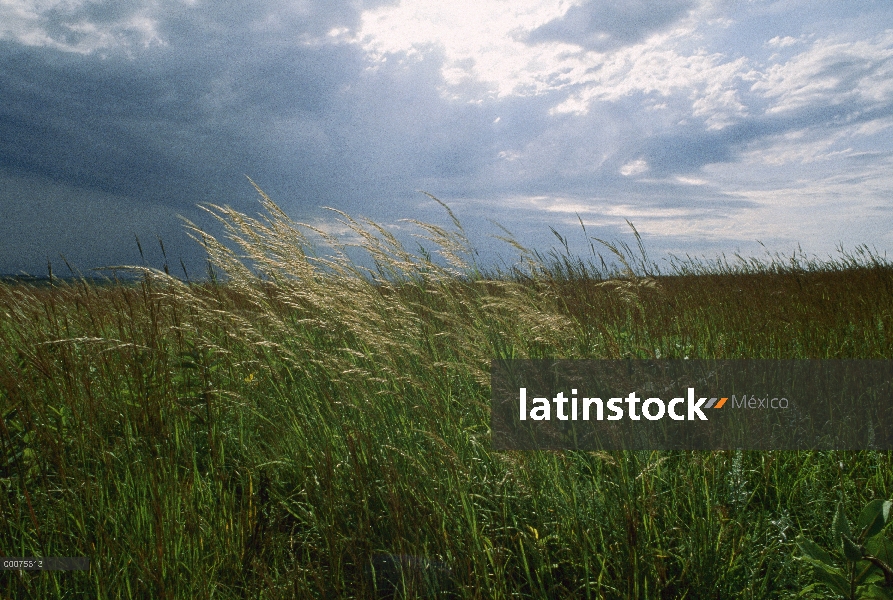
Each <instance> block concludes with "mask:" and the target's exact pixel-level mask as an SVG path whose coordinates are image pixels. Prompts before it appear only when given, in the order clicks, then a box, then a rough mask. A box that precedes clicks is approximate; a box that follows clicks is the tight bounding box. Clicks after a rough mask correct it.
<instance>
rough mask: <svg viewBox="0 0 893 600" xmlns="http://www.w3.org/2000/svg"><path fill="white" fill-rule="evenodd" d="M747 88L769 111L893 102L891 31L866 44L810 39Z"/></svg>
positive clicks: (869, 105) (870, 105) (873, 105)
mask: <svg viewBox="0 0 893 600" xmlns="http://www.w3.org/2000/svg"><path fill="white" fill-rule="evenodd" d="M755 76H756V77H758V80H757V81H756V83H754V84H753V86H752V87H751V90H752V91H753V92H755V93H757V94H759V95H761V96H762V97H763V98H766V99H767V100H769V101H770V102H771V105H770V106H769V108H768V109H767V112H769V113H784V112H789V111H794V110H799V109H803V108H805V107H809V106H829V105H841V104H849V105H851V106H853V107H855V106H863V107H875V106H879V105H883V104H889V103H890V102H891V100H893V30H888V31H886V32H885V33H883V34H881V35H878V36H876V37H874V38H873V39H871V40H859V41H840V40H835V39H834V38H823V39H819V40H815V41H814V42H813V43H812V45H811V46H810V48H809V49H807V50H806V51H804V52H801V53H800V54H797V55H796V56H794V57H793V58H791V59H790V60H788V61H786V62H784V63H779V64H773V65H772V66H770V67H769V68H768V69H767V70H766V71H765V72H763V73H759V75H755Z"/></svg>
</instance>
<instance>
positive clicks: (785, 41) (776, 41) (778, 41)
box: [766, 35, 800, 48]
mask: <svg viewBox="0 0 893 600" xmlns="http://www.w3.org/2000/svg"><path fill="white" fill-rule="evenodd" d="M799 41H800V39H799V38H794V37H791V36H789V35H786V36H784V37H782V36H779V35H777V36H775V37H774V38H772V39H771V40H769V41H768V42H766V45H767V46H771V47H773V48H787V47H788V46H793V45H794V44H796V43H798V42H799Z"/></svg>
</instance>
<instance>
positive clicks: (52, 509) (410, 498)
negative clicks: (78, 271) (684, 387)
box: [0, 194, 893, 598]
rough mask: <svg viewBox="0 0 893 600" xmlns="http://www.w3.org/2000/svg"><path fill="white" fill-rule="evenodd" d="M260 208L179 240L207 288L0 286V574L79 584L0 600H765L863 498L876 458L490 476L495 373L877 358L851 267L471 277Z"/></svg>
mask: <svg viewBox="0 0 893 600" xmlns="http://www.w3.org/2000/svg"><path fill="white" fill-rule="evenodd" d="M261 201H262V204H263V208H264V216H263V217H260V218H250V217H248V216H247V215H243V214H240V213H238V212H235V211H233V210H231V209H228V208H225V207H215V206H211V207H208V210H209V211H211V212H212V213H213V214H215V215H216V216H218V217H219V218H220V220H221V222H222V223H223V224H224V226H225V227H226V228H227V234H228V237H229V240H228V241H226V243H222V242H220V241H218V240H216V239H214V238H213V237H211V236H209V235H207V234H206V233H204V232H202V231H200V230H198V229H197V228H195V227H194V226H192V227H191V232H192V234H193V235H194V236H195V238H196V239H197V240H198V241H199V242H200V243H201V244H203V246H204V247H205V249H206V250H207V252H208V256H209V259H210V261H211V264H212V265H213V272H214V273H215V274H216V275H217V279H216V280H214V281H209V282H206V283H185V282H182V281H179V280H177V279H175V278H173V277H170V276H169V275H167V274H166V273H164V272H158V271H153V270H149V269H144V270H142V274H143V277H142V279H141V282H140V283H139V284H136V285H120V286H109V287H99V286H95V285H91V284H90V283H88V282H86V281H84V282H81V283H60V284H57V285H55V286H53V287H50V288H37V287H31V286H22V285H19V286H16V285H0V412H2V417H3V419H2V428H0V443H2V445H0V452H2V453H0V514H2V516H3V518H2V519H0V549H2V552H3V553H4V554H6V555H8V556H13V555H16V556H88V557H90V558H91V570H90V572H89V573H84V572H71V573H61V572H53V573H49V572H46V573H38V572H5V573H2V574H0V594H3V595H6V596H9V597H16V598H19V597H22V598H25V597H30V598H47V597H80V596H86V595H90V596H95V597H100V598H107V597H108V598H118V597H125V598H129V597H139V598H146V597H152V598H155V597H158V598H212V597H217V598H242V597H258V598H294V597H298V598H304V597H307V598H331V597H346V598H368V597H376V596H382V597H390V596H393V595H395V594H396V595H397V597H424V596H426V595H438V594H439V595H441V596H446V597H459V598H505V597H541V598H555V597H591V598H624V597H642V598H661V597H662V598H679V597H690V598H706V597H711V598H726V597H741V598H768V597H792V596H794V595H796V594H797V592H799V590H801V589H802V588H803V587H805V586H806V585H807V584H808V583H812V579H811V577H812V574H811V572H810V571H809V570H808V569H807V568H806V567H804V566H803V565H801V564H800V563H799V562H797V561H794V560H792V557H793V555H794V553H795V547H794V544H793V539H794V537H795V536H796V534H797V532H799V531H800V530H801V529H802V530H804V531H807V532H808V533H809V535H810V536H811V537H813V538H814V539H816V540H818V541H820V542H826V541H827V535H828V534H827V531H826V529H827V525H826V524H827V523H829V522H830V521H831V515H832V514H833V511H834V510H835V507H836V501H837V499H838V495H839V494H842V495H844V496H845V497H847V498H850V499H852V502H851V504H852V505H861V504H864V501H866V500H868V499H871V498H875V497H883V498H890V497H891V484H893V471H891V456H890V454H889V453H878V452H857V453H853V452H850V453H847V452H800V453H792V452H763V453H750V452H712V453H693V452H653V453H649V452H629V453H621V452H616V453H582V452H531V453H524V452H492V451H491V450H490V431H489V375H488V366H489V363H490V361H491V360H492V359H493V358H496V357H516V358H525V357H534V358H536V357H557V358H621V357H658V358H681V357H685V356H688V357H690V358H696V357H697V358H714V357H715V358H890V357H891V356H893V268H891V265H889V264H888V263H887V262H886V261H885V260H882V259H881V258H879V257H878V256H877V255H876V254H874V253H871V252H869V251H868V250H867V249H865V248H861V249H857V251H856V252H855V253H853V254H849V255H848V254H845V253H841V256H840V258H839V259H838V260H827V261H819V260H816V259H808V258H806V257H802V256H799V255H795V256H794V257H792V258H785V257H780V256H775V257H769V258H768V259H766V260H764V261H762V262H760V261H756V260H749V259H742V258H735V259H734V260H731V261H729V260H723V261H718V262H715V263H708V262H698V261H695V260H692V259H690V258H687V259H683V260H679V259H675V260H673V261H671V262H670V263H668V266H667V267H665V268H664V272H662V271H661V269H660V268H659V267H658V266H657V265H656V264H654V263H652V262H650V261H649V259H648V257H647V255H646V254H645V252H644V247H643V246H641V244H640V242H641V240H640V239H639V237H638V235H637V234H635V239H636V240H637V242H639V244H637V245H638V246H639V247H638V249H637V251H633V250H632V249H631V248H630V247H629V246H625V245H623V244H622V243H609V242H604V241H594V244H593V246H592V255H591V256H590V257H589V258H587V259H580V258H577V257H573V256H571V254H570V252H569V250H568V249H567V245H566V244H564V243H563V242H564V240H563V238H561V237H560V236H558V239H559V242H560V243H561V247H560V248H559V249H558V250H556V251H553V252H551V253H548V254H538V253H536V252H532V251H529V250H526V249H524V248H521V247H520V246H517V245H516V249H517V250H519V251H520V252H521V254H520V256H521V259H522V260H521V261H520V262H519V263H518V264H517V265H516V266H514V267H512V268H507V269H503V270H502V271H492V272H487V271H486V270H483V269H481V268H480V267H479V266H478V265H476V264H475V263H474V260H473V257H474V252H473V249H472V248H470V246H469V244H468V241H467V238H466V237H465V234H464V232H463V231H462V228H461V225H460V224H459V222H458V221H457V220H455V219H454V218H453V224H452V226H451V227H449V228H442V227H438V226H435V225H430V224H425V223H415V225H416V226H417V227H418V232H419V235H421V236H422V238H421V240H420V241H421V244H422V247H423V250H420V251H419V252H417V253H416V252H410V251H408V250H406V249H405V248H404V247H403V245H402V244H401V243H400V242H399V241H398V240H397V239H395V238H394V237H393V236H392V235H391V234H390V233H389V232H388V231H387V230H386V229H384V228H383V227H381V226H379V225H377V224H375V223H373V222H369V221H362V220H360V221H358V220H354V219H352V218H351V217H349V216H348V215H344V214H342V215H341V217H342V219H343V221H344V223H345V224H346V226H347V227H348V228H349V230H350V232H351V235H350V237H349V239H351V240H353V241H354V243H355V244H356V247H349V246H348V245H347V244H345V243H344V242H343V241H342V240H339V239H336V238H334V237H333V236H330V235H327V234H326V233H325V232H322V231H318V230H313V229H312V228H310V227H307V226H302V225H298V224H296V223H293V222H292V221H291V220H290V219H289V218H288V217H287V216H286V215H285V214H284V213H283V212H282V211H281V210H280V209H279V208H278V207H277V206H276V205H275V204H274V203H273V202H272V201H271V200H270V199H269V198H267V197H266V196H265V195H263V194H261ZM447 211H448V209H447ZM448 215H449V216H451V217H452V213H449V211H448ZM424 248H428V250H424ZM358 252H362V253H365V258H358V256H357V253H358ZM599 252H604V253H605V256H606V259H605V260H602V257H601V256H600V255H599ZM612 265H613V266H612ZM853 516H854V515H851V517H853ZM819 592H820V590H815V591H814V592H812V597H821V596H820V595H819Z"/></svg>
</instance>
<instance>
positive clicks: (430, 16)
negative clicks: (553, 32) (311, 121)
mask: <svg viewBox="0 0 893 600" xmlns="http://www.w3.org/2000/svg"><path fill="white" fill-rule="evenodd" d="M574 4H575V2H569V1H559V2H549V1H547V0H518V1H515V2H512V3H504V2H494V1H492V0H491V1H481V0H457V1H454V2H442V1H441V0H403V1H402V2H400V3H399V4H398V5H396V6H384V7H381V8H378V9H374V10H371V11H366V12H365V13H364V14H363V17H362V26H361V29H360V32H359V34H358V36H357V40H358V42H359V43H360V44H361V45H362V47H363V48H364V49H365V50H366V52H367V53H368V54H369V55H370V56H371V57H373V58H374V59H375V60H384V59H386V58H387V56H388V55H389V54H405V55H408V56H413V55H416V54H420V53H427V52H430V51H431V50H432V49H436V50H438V51H440V52H442V53H443V56H444V61H445V62H444V77H445V79H446V80H447V82H448V84H450V85H458V84H459V83H461V82H463V81H464V80H466V79H473V80H476V81H480V82H485V83H486V84H488V86H489V88H490V92H491V93H493V94H494V95H496V96H498V97H501V96H508V95H517V94H530V93H537V92H540V91H544V90H546V89H551V88H554V87H555V86H556V85H561V81H563V80H564V81H566V80H569V79H572V72H573V71H574V69H575V68H576V66H575V65H574V63H575V62H579V61H578V60H576V59H574V58H573V56H572V55H574V54H578V53H579V48H578V47H577V46H574V45H572V44H561V43H549V44H541V45H537V46H530V45H528V44H525V43H524V42H522V41H520V40H519V36H520V34H523V33H524V32H529V31H532V30H533V29H536V28H537V27H539V26H541V25H543V24H544V23H547V22H549V21H551V20H553V19H556V18H558V17H560V16H562V15H563V14H564V13H565V12H567V10H568V9H569V8H570V7H571V6H573V5H574Z"/></svg>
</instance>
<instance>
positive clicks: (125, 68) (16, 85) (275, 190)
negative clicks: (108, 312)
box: [0, 0, 893, 275]
mask: <svg viewBox="0 0 893 600" xmlns="http://www.w3.org/2000/svg"><path fill="white" fill-rule="evenodd" d="M891 167H893V5H891V4H890V3H889V2H886V1H877V2H872V1H870V0H865V1H861V0H860V1H858V2H839V1H823V0H808V1H799V0H780V1H761V0H750V1H743V0H742V1H735V2H732V1H726V0H716V1H711V0H662V1H659V2H657V1H654V2H648V1H644V0H629V1H619V2H618V1H617V0H610V1H608V0H551V1H547V0H452V1H451V2H443V1H442V0H380V1H378V0H377V1H372V2H365V1H363V0H325V1H323V0H290V1H281V0H264V1H263V2H261V1H259V0H247V1H244V2H226V3H222V2H210V1H209V0H131V1H128V2H120V1H114V2H112V1H103V0H0V274H17V273H30V274H32V275H45V274H46V271H47V262H48V261H51V262H52V263H53V265H54V270H55V271H56V273H59V272H60V269H61V271H62V272H63V274H64V272H65V270H66V269H64V268H62V267H61V265H62V263H63V262H64V261H63V257H64V260H66V261H68V262H69V264H71V265H72V266H73V267H74V268H75V269H77V270H82V271H87V270H88V269H92V268H97V267H104V266H112V265H122V264H141V262H142V260H143V259H142V258H141V257H140V254H139V252H138V248H137V243H136V239H137V238H139V240H140V242H141V244H140V245H141V247H142V248H143V250H144V257H145V260H146V261H147V262H148V263H150V264H152V265H153V266H158V265H159V262H160V261H161V251H160V247H159V244H158V240H159V239H161V240H162V241H163V242H164V245H165V249H166V251H167V254H168V257H169V260H170V263H171V264H172V265H177V266H178V268H177V269H176V270H177V271H179V261H180V260H182V261H183V264H184V265H186V268H187V270H189V269H191V270H193V273H195V272H201V270H202V267H201V265H202V257H203V253H202V250H201V249H200V248H199V247H198V245H197V244H196V243H195V242H193V241H192V240H190V239H189V238H188V237H187V236H186V234H185V230H184V227H183V221H182V218H181V217H185V218H188V219H191V220H193V221H195V222H196V223H198V224H200V225H201V226H203V227H207V228H209V230H211V231H216V230H215V229H214V224H213V222H212V221H211V220H209V218H208V217H207V216H206V215H205V213H203V212H202V211H201V210H199V209H198V208H197V205H198V204H200V203H208V202H213V203H216V204H221V205H222V204H226V205H230V206H232V207H234V208H236V209H238V210H241V211H244V212H248V213H250V214H255V213H257V211H258V210H259V208H260V207H259V204H258V202H257V194H256V192H255V190H254V188H253V187H252V186H251V184H250V182H249V181H248V179H247V178H246V176H247V177H250V178H251V179H252V180H253V181H255V182H256V183H257V184H258V185H259V186H260V187H261V188H263V189H264V190H265V191H266V192H267V193H268V194H269V195H270V196H271V197H272V198H273V200H274V201H275V202H277V204H279V205H280V206H281V207H282V208H283V209H284V210H285V211H286V212H287V213H288V214H289V215H290V216H291V217H292V218H294V219H295V220H297V221H301V222H306V223H310V224H313V225H314V226H317V227H321V228H323V229H325V230H327V231H333V232H338V231H343V227H342V226H341V225H340V224H339V223H338V221H337V215H335V214H334V213H332V212H331V211H328V210H326V209H325V208H324V207H333V208H337V209H339V210H343V211H345V212H347V213H348V214H351V215H354V216H364V217H369V218H372V219H374V220H376V221H378V222H380V223H382V224H383V225H385V226H386V227H388V228H390V229H391V230H393V231H394V232H395V233H396V234H397V235H399V236H403V238H405V239H407V240H408V239H409V238H408V237H405V236H408V234H409V230H408V226H407V224H406V223H405V222H403V221H402V219H420V220H424V221H431V222H436V223H439V224H448V223H449V218H448V217H447V216H446V215H445V214H444V211H443V210H442V208H440V207H439V206H438V205H437V204H436V203H435V202H434V201H432V200H431V199H430V198H429V197H428V196H426V195H425V194H423V193H422V192H423V191H424V192H428V193H430V194H433V195H434V196H436V197H437V198H439V199H441V200H443V201H444V202H446V203H447V204H448V205H449V206H450V207H451V208H452V209H453V211H454V212H455V214H456V215H457V216H458V218H459V219H460V220H461V221H462V223H463V225H464V227H465V228H466V230H467V231H468V233H469V235H470V237H471V239H472V241H473V243H474V244H475V246H476V247H478V248H479V249H480V250H481V255H480V256H481V257H482V258H481V259H480V260H482V261H493V260H497V258H496V257H497V256H498V257H500V260H502V261H505V262H508V263H511V262H512V260H514V259H513V258H512V250H511V248H509V247H506V246H504V245H500V242H498V241H497V240H496V239H495V238H494V237H493V236H494V235H504V233H503V229H501V228H505V229H507V230H508V231H510V232H511V233H512V234H513V235H514V236H515V238H516V239H517V240H518V241H519V242H520V243H522V244H524V245H526V246H528V247H530V248H536V249H539V250H541V251H546V250H548V249H549V248H550V247H552V246H554V245H555V244H556V239H555V237H553V234H552V233H551V229H553V228H554V229H555V230H556V231H558V232H559V233H561V234H562V235H563V236H564V237H566V238H567V240H568V242H569V244H570V247H571V249H572V250H573V251H575V252H579V253H581V254H583V255H585V254H586V253H587V252H589V241H588V240H587V236H594V237H599V238H603V239H608V240H613V239H617V240H625V241H627V242H630V241H631V240H632V237H631V231H630V229H629V226H628V225H627V221H630V222H632V223H633V224H634V225H635V227H636V229H637V230H638V232H639V233H640V234H641V235H642V238H643V241H644V243H645V246H646V248H647V250H648V252H649V255H650V257H651V258H652V259H653V260H656V261H658V262H659V263H660V262H661V261H662V260H666V259H667V257H670V256H674V255H675V256H684V255H691V256H696V257H715V256H718V255H720V254H725V255H727V256H731V255H733V254H735V253H739V254H742V255H744V256H757V257H759V256H761V255H765V253H766V252H770V253H774V252H779V253H781V254H783V255H789V254H791V253H792V252H793V251H794V250H795V249H797V248H800V249H801V250H802V251H803V252H805V253H807V254H814V255H816V256H818V257H828V256H835V255H836V249H837V248H838V247H841V246H842V247H843V248H844V249H848V250H852V249H854V248H855V247H856V246H858V245H861V244H867V245H868V246H869V247H871V248H873V249H876V250H877V251H878V253H880V254H883V253H885V252H889V253H890V254H891V255H893V168H891ZM581 221H582V222H583V223H584V225H585V227H586V230H585V232H584V231H583V229H582V228H581V227H580V222H581Z"/></svg>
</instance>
